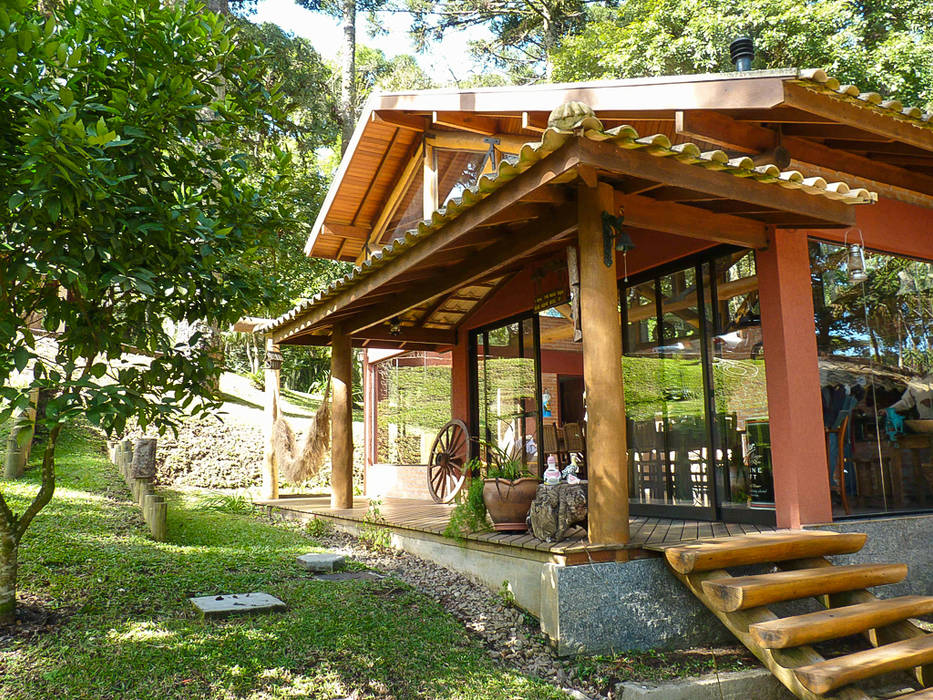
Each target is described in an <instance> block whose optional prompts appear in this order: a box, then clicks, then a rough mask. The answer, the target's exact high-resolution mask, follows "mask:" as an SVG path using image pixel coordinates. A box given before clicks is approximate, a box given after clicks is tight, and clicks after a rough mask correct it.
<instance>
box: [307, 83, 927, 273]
mask: <svg viewBox="0 0 933 700" xmlns="http://www.w3.org/2000/svg"><path fill="white" fill-rule="evenodd" d="M569 100H579V101H581V102H584V103H586V104H588V105H590V106H591V107H592V108H593V109H594V111H595V113H596V115H597V116H598V117H599V118H600V120H601V121H602V122H603V123H604V124H605V126H606V127H607V128H612V127H617V126H621V125H624V124H627V125H631V126H633V127H635V128H636V129H637V130H638V132H639V133H641V134H651V135H654V134H661V135H663V136H666V137H667V138H668V140H669V141H670V142H671V144H673V145H677V144H680V143H685V142H688V141H692V142H693V143H695V144H696V145H697V146H698V147H699V148H700V149H701V150H709V149H714V148H721V149H723V150H724V151H725V152H726V153H727V154H728V155H730V156H735V155H738V154H748V155H752V156H753V157H758V156H761V157H768V156H771V157H772V158H773V157H775V156H776V155H781V156H782V157H787V158H789V163H788V165H789V167H790V168H793V169H796V170H799V171H800V172H802V173H803V174H804V175H806V176H821V177H824V178H827V179H830V178H831V179H839V178H840V173H842V174H844V179H846V181H847V182H848V183H849V184H850V185H852V186H854V187H865V188H868V189H871V190H874V191H877V192H878V193H879V194H880V195H881V196H884V197H890V198H893V199H900V200H902V201H907V202H910V203H913V204H920V205H922V206H930V207H933V123H931V116H930V115H929V114H925V113H923V112H922V111H921V110H919V109H917V108H913V107H904V106H903V105H902V104H900V103H899V102H897V101H896V100H886V99H884V98H883V97H881V96H880V95H876V94H874V93H866V92H862V91H860V90H859V89H858V88H856V87H853V86H843V85H840V84H839V82H838V81H837V80H835V79H833V78H832V77H830V76H827V75H826V74H825V73H824V72H822V71H798V70H784V71H754V72H747V73H730V74H718V75H691V76H675V77H662V78H641V79H633V80H620V81H601V82H591V83H573V84H562V85H536V86H525V87H509V88H488V89H474V90H464V91H460V90H428V91H419V92H409V93H395V94H386V95H375V96H374V97H372V98H371V99H370V101H369V102H368V103H367V105H366V107H365V109H364V112H363V116H362V118H361V120H360V122H359V124H358V126H357V129H356V132H355V133H354V136H353V139H352V141H351V143H350V145H349V147H348V149H347V152H346V155H345V156H344V159H343V161H342V163H341V165H340V168H339V169H338V172H337V174H336V176H335V179H334V182H333V184H332V185H331V188H330V190H329V192H328V196H327V199H326V200H325V203H324V205H323V207H322V210H321V213H320V215H319V217H318V219H317V221H316V223H315V226H314V229H313V231H312V234H311V236H310V238H309V240H308V243H307V246H306V248H305V252H306V253H307V254H309V255H313V256H319V257H327V258H333V259H340V260H358V259H359V258H360V256H361V253H362V251H363V249H364V245H365V244H366V242H367V240H368V239H369V238H370V237H371V234H372V232H373V229H374V227H376V226H377V225H379V226H380V230H381V229H382V228H384V231H385V232H384V233H382V234H381V236H380V237H379V238H378V239H376V240H374V241H372V242H371V244H370V245H371V247H372V248H374V249H378V247H379V246H381V245H383V244H385V243H387V242H388V241H389V240H391V239H392V238H393V237H395V236H397V235H398V234H399V232H400V231H401V230H403V229H405V228H406V226H405V224H406V223H411V220H409V221H407V222H406V221H403V218H404V217H403V212H404V211H405V210H406V208H407V205H408V204H409V203H411V202H412V201H413V200H415V203H416V204H417V201H416V200H417V194H418V192H419V191H420V190H419V187H420V182H421V177H420V174H421V171H420V168H413V167H412V163H413V162H414V158H415V156H417V155H418V154H420V152H421V149H422V148H423V144H424V143H425V142H427V143H444V144H453V145H456V144H457V140H456V137H457V135H462V136H464V137H466V136H469V137H472V138H473V140H474V142H475V143H478V144H479V146H478V147H473V148H472V149H471V150H473V151H474V152H478V151H481V150H482V149H484V148H487V145H486V144H485V142H483V141H482V139H483V138H486V137H492V138H498V139H499V140H500V144H498V145H495V148H496V150H497V151H498V152H499V153H513V154H514V153H516V152H517V151H518V150H519V144H520V143H522V142H524V141H535V140H537V139H539V138H540V136H541V134H542V133H543V131H544V129H545V127H546V125H547V117H548V114H549V113H550V112H551V110H553V109H554V108H555V107H556V106H558V105H560V104H562V103H564V102H567V101H569ZM441 147H443V146H441ZM461 167H462V161H459V162H458V161H455V160H453V159H451V160H450V161H449V163H448V164H447V165H446V169H443V168H442V170H441V173H440V180H441V182H442V186H441V192H442V193H443V192H444V191H445V187H444V182H445V180H446V181H448V182H449V181H450V179H451V178H455V177H456V176H457V175H458V174H459V168H461ZM406 168H407V170H406ZM677 194H678V193H677V191H676V190H669V191H668V192H666V193H665V196H666V197H668V198H669V200H668V201H685V200H678V199H677V198H676V197H677ZM393 196H395V197H396V198H398V199H399V201H400V204H398V205H397V206H396V208H395V209H394V210H393V213H392V215H391V217H389V218H390V220H389V221H387V222H381V221H380V215H383V216H384V215H385V210H386V206H385V205H386V202H387V200H391V198H392V197H393Z"/></svg>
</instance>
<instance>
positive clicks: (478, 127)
mask: <svg viewBox="0 0 933 700" xmlns="http://www.w3.org/2000/svg"><path fill="white" fill-rule="evenodd" d="M431 121H432V122H433V123H434V124H437V125H438V126H447V127H452V128H454V129H459V130H461V131H472V132H473V133H476V134H485V135H487V136H492V135H493V134H495V133H497V132H498V131H499V120H498V119H496V118H495V117H485V116H479V115H476V114H469V113H467V112H462V111H456V112H433V114H432V117H431Z"/></svg>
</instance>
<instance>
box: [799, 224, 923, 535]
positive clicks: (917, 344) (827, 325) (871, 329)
mask: <svg viewBox="0 0 933 700" xmlns="http://www.w3.org/2000/svg"><path fill="white" fill-rule="evenodd" d="M864 267H865V272H866V275H867V276H866V279H865V280H864V281H860V280H858V279H857V278H853V277H852V276H851V274H850V273H851V272H852V270H853V266H852V264H851V263H850V261H849V255H848V251H847V250H846V248H845V247H844V246H841V245H837V244H833V243H825V242H821V241H811V242H810V272H811V276H812V280H813V303H814V312H815V325H816V334H817V347H818V352H819V367H820V384H821V388H822V401H823V421H824V424H825V427H826V437H827V461H828V464H827V465H826V469H827V477H828V478H829V480H830V484H831V486H832V489H833V508H834V512H835V514H836V515H837V516H841V515H845V514H847V511H848V513H849V514H862V513H872V512H885V511H897V510H919V509H926V508H930V507H931V506H933V492H931V488H933V455H931V453H933V450H931V447H933V375H931V368H933V348H931V344H930V332H931V330H933V264H931V263H929V262H926V261H920V260H914V259H912V258H907V257H902V256H897V255H890V254H885V253H876V252H871V253H868V254H866V257H865V261H864ZM843 496H844V497H845V498H843ZM846 507H848V508H846Z"/></svg>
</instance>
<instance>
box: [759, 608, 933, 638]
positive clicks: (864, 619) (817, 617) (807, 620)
mask: <svg viewBox="0 0 933 700" xmlns="http://www.w3.org/2000/svg"><path fill="white" fill-rule="evenodd" d="M930 613H933V596H919V595H912V596H902V597H900V598H889V599H887V600H873V601H870V602H867V603H859V604H857V605H847V606H845V607H841V608H831V609H829V610H820V611H819V612H813V613H807V614H806V615H796V616H794V617H784V618H779V619H777V620H770V621H769V622H759V623H757V624H754V625H750V626H749V628H748V630H749V632H750V633H751V635H752V638H753V639H754V640H755V641H756V642H757V643H758V644H760V645H761V646H762V647H764V648H765V649H786V648H788V647H798V646H802V645H804V644H813V643H814V642H822V641H825V640H827V639H838V638H840V637H847V636H848V635H850V634H857V633H859V632H864V631H865V630H867V629H872V628H876V627H884V626H885V625H890V624H892V623H895V622H900V621H901V620H906V619H908V618H910V617H917V616H919V615H928V614H930Z"/></svg>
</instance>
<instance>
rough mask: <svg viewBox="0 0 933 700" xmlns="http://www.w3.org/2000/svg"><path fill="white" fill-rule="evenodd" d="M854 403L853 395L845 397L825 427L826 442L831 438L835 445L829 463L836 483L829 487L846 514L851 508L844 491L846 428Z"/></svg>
mask: <svg viewBox="0 0 933 700" xmlns="http://www.w3.org/2000/svg"><path fill="white" fill-rule="evenodd" d="M856 403H857V401H856V399H855V397H854V396H849V397H847V398H846V400H845V402H843V404H842V408H841V409H839V413H838V414H837V415H836V418H835V420H834V421H833V424H832V425H829V426H826V428H825V430H826V439H827V443H828V442H829V440H833V442H834V444H835V446H836V460H835V464H833V465H831V466H832V467H833V474H834V475H835V478H836V485H835V486H832V487H831V488H832V490H833V491H837V490H838V491H839V500H840V501H842V507H843V509H845V512H846V515H849V514H850V513H851V512H852V509H851V508H850V507H849V496H848V494H847V493H846V474H845V463H846V455H845V445H846V430H847V429H848V427H849V419H850V418H851V417H852V410H853V409H854V408H855V404H856Z"/></svg>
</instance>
